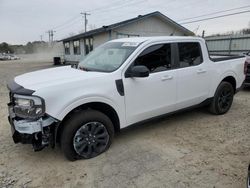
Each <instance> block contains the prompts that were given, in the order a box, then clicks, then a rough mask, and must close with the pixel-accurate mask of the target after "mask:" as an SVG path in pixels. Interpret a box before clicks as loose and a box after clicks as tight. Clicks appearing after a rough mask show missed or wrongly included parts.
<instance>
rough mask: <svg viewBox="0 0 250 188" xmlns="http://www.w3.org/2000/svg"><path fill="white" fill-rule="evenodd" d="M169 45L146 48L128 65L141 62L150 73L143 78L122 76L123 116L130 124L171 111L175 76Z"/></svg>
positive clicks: (173, 105)
mask: <svg viewBox="0 0 250 188" xmlns="http://www.w3.org/2000/svg"><path fill="white" fill-rule="evenodd" d="M171 51H172V50H171V44H169V43H168V44H156V45H153V46H150V47H148V48H146V49H145V50H144V51H143V52H142V53H141V54H140V55H139V56H138V57H137V58H136V60H135V61H134V62H133V63H132V64H131V66H130V68H131V67H132V66H136V65H144V66H146V67H147V68H148V69H149V71H150V74H149V76H148V77H145V78H134V77H130V78H125V77H124V78H123V83H124V91H125V104H126V119H127V123H128V124H133V123H136V122H139V121H142V120H145V119H149V118H151V117H155V116H158V115H162V114H165V113H168V112H171V111H174V110H175V103H176V82H177V75H176V70H175V69H174V63H173V62H174V61H173V58H172V57H173V54H172V52H171Z"/></svg>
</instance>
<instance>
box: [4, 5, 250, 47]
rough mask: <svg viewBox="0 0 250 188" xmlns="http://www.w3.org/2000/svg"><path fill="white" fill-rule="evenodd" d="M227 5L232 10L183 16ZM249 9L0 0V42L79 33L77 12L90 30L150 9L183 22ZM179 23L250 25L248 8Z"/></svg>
mask: <svg viewBox="0 0 250 188" xmlns="http://www.w3.org/2000/svg"><path fill="white" fill-rule="evenodd" d="M244 6H247V7H245V8H240V9H235V8H239V7H244ZM228 9H235V10H232V11H228V12H224V13H220V14H214V15H210V16H204V17H200V18H195V19H190V20H184V19H186V18H190V17H196V16H200V15H204V14H210V13H214V12H218V11H224V10H228ZM247 10H250V0H185V1H184V0H182V1H181V0H105V1H104V0H91V1H89V0H88V1H87V0H0V43H1V42H7V43H10V44H26V43H27V42H29V41H39V40H41V37H42V40H44V41H48V33H46V32H47V31H48V30H54V31H55V33H54V39H55V40H60V39H63V38H65V37H68V36H69V35H73V34H78V33H80V32H83V30H84V19H83V17H82V15H81V14H80V13H81V12H88V13H90V15H89V16H87V18H88V30H90V29H93V28H97V27H101V26H103V25H108V24H112V23H116V22H119V21H123V20H126V19H130V18H133V17H136V16H138V15H143V14H147V13H150V12H154V11H160V12H161V13H163V14H165V15H166V16H168V17H169V18H171V19H173V20H174V21H176V22H178V23H183V22H187V21H193V20H197V19H203V18H208V17H214V16H218V15H223V14H230V13H235V12H240V11H247ZM183 26H184V27H186V28H188V29H189V30H191V31H193V32H195V33H196V34H199V35H201V33H202V31H203V30H205V35H211V34H215V33H224V32H227V31H232V30H240V29H242V28H247V27H248V28H250V12H247V13H244V14H238V15H233V16H228V17H223V18H218V19H213V20H207V21H202V22H196V23H189V24H183Z"/></svg>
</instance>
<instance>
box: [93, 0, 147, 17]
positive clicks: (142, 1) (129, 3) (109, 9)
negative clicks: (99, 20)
mask: <svg viewBox="0 0 250 188" xmlns="http://www.w3.org/2000/svg"><path fill="white" fill-rule="evenodd" d="M146 1H148V0H141V1H137V2H131V1H129V2H127V4H120V5H119V6H115V7H110V8H108V9H106V10H103V11H98V12H97V13H96V14H100V13H105V12H109V11H112V10H117V8H124V7H127V6H131V5H136V4H141V3H145V2H146Z"/></svg>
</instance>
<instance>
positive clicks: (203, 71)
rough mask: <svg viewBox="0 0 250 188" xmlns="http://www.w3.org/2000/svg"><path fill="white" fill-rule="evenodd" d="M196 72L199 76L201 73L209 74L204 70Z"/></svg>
mask: <svg viewBox="0 0 250 188" xmlns="http://www.w3.org/2000/svg"><path fill="white" fill-rule="evenodd" d="M196 72H197V74H201V73H205V72H207V71H206V70H204V69H198V70H197V71H196Z"/></svg>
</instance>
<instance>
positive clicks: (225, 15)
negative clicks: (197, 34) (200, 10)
mask: <svg viewBox="0 0 250 188" xmlns="http://www.w3.org/2000/svg"><path fill="white" fill-rule="evenodd" d="M247 12H250V10H246V11H241V12H235V13H231V14H224V15H220V16H214V17H210V18H204V19H199V20H194V21H188V22H182V23H180V24H182V25H184V24H189V23H195V22H201V21H206V20H212V19H216V18H222V17H227V16H232V15H237V14H244V13H247Z"/></svg>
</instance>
